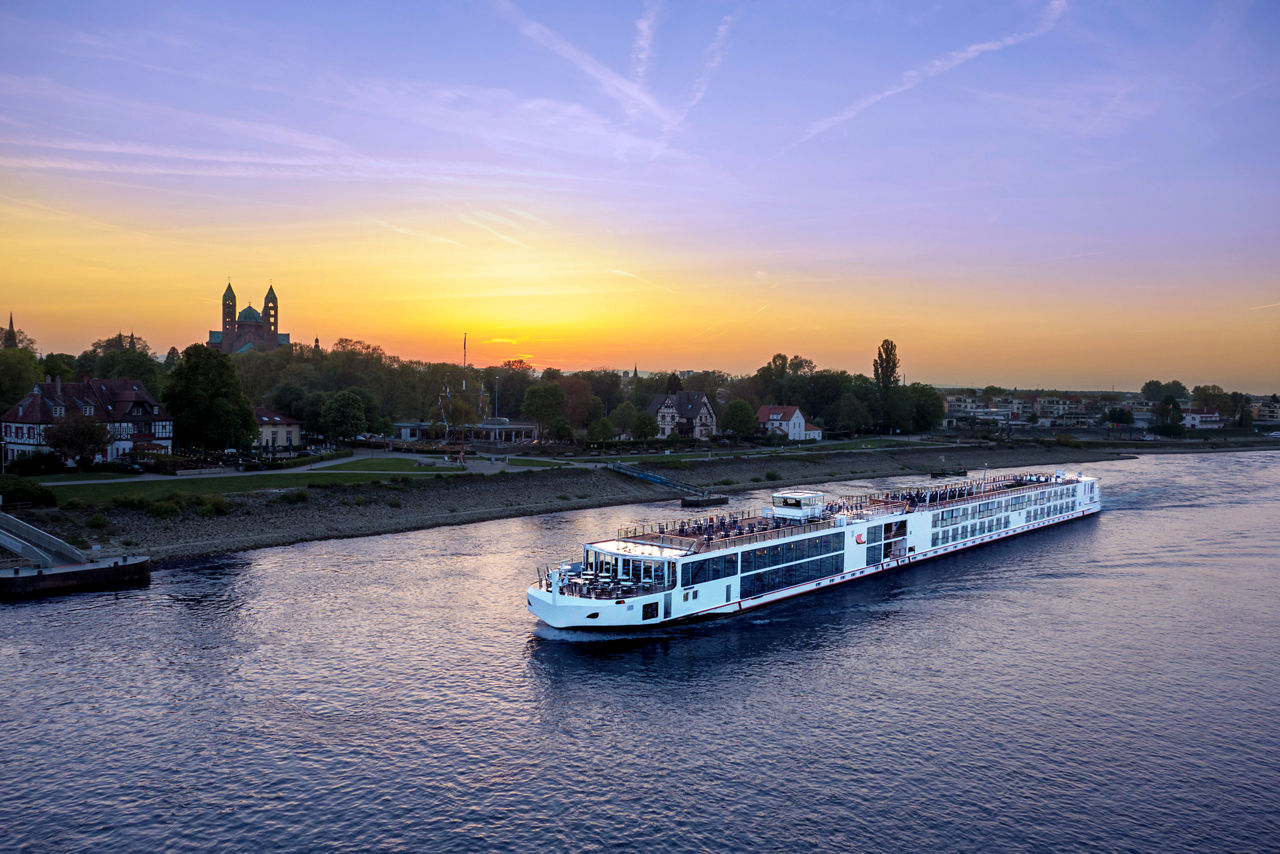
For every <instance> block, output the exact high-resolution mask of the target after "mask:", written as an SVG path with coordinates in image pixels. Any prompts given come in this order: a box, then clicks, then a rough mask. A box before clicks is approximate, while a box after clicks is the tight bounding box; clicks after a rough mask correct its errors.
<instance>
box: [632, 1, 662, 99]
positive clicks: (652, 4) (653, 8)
mask: <svg viewBox="0 0 1280 854" xmlns="http://www.w3.org/2000/svg"><path fill="white" fill-rule="evenodd" d="M662 6H663V4H662V0H645V4H644V14H642V15H641V16H640V17H639V18H637V19H636V38H635V41H634V42H632V44H631V79H632V80H634V81H635V82H636V83H637V84H638V85H640V86H643V85H645V78H646V77H648V74H649V60H650V59H651V58H652V57H653V38H654V36H655V35H656V34H657V31H658V16H659V15H660V14H661V13H662Z"/></svg>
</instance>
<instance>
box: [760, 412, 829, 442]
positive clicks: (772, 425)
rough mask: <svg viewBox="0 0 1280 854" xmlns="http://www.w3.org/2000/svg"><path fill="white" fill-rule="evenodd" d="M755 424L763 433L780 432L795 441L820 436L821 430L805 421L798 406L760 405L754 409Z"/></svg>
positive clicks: (819, 437)
mask: <svg viewBox="0 0 1280 854" xmlns="http://www.w3.org/2000/svg"><path fill="white" fill-rule="evenodd" d="M756 424H758V425H760V429H761V430H763V431H764V432H765V433H781V434H782V435H784V436H786V437H787V438H788V439H790V440H792V441H795V442H799V441H801V440H803V439H821V438H822V430H821V429H820V428H819V427H817V426H815V425H813V424H810V423H809V422H807V421H806V420H805V418H804V413H803V412H801V411H800V407H798V406H762V407H760V408H759V409H757V410H756Z"/></svg>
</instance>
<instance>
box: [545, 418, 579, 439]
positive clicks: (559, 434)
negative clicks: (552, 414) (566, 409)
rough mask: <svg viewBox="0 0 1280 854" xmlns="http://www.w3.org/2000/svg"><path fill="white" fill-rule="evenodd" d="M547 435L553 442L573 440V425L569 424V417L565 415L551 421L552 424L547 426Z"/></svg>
mask: <svg viewBox="0 0 1280 854" xmlns="http://www.w3.org/2000/svg"><path fill="white" fill-rule="evenodd" d="M547 436H548V437H549V438H550V439H551V441H553V442H570V441H572V440H573V427H571V426H570V425H569V419H568V418H565V417H564V416H563V415H561V416H560V417H558V418H556V420H555V421H552V422H551V426H550V427H549V428H547Z"/></svg>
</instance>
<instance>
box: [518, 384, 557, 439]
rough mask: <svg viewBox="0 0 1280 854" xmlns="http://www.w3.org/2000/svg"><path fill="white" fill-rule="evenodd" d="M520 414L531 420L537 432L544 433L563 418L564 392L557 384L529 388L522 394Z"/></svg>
mask: <svg viewBox="0 0 1280 854" xmlns="http://www.w3.org/2000/svg"><path fill="white" fill-rule="evenodd" d="M520 414H521V415H523V416H524V417H525V418H529V419H532V420H533V421H534V423H536V424H537V425H538V431H539V432H544V431H545V430H546V429H547V426H548V425H550V424H551V423H552V422H553V421H555V420H556V419H557V418H563V417H565V399H564V391H563V390H562V389H561V388H560V384H559V383H547V384H545V385H536V386H531V387H530V388H529V389H528V390H527V391H525V393H524V404H523V405H522V406H521V407H520Z"/></svg>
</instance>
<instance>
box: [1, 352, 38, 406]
mask: <svg viewBox="0 0 1280 854" xmlns="http://www.w3.org/2000/svg"><path fill="white" fill-rule="evenodd" d="M43 378H44V374H42V373H41V372H40V362H39V361H37V360H36V357H35V356H34V355H32V353H31V351H30V350H24V349H22V348H20V347H11V348H9V349H6V350H0V412H4V411H5V410H7V409H8V408H9V407H10V406H13V405H14V404H15V403H17V402H18V401H20V400H22V398H24V397H26V395H27V392H29V391H31V389H32V388H33V387H34V386H35V384H36V383H38V382H40V380H41V379H43Z"/></svg>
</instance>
